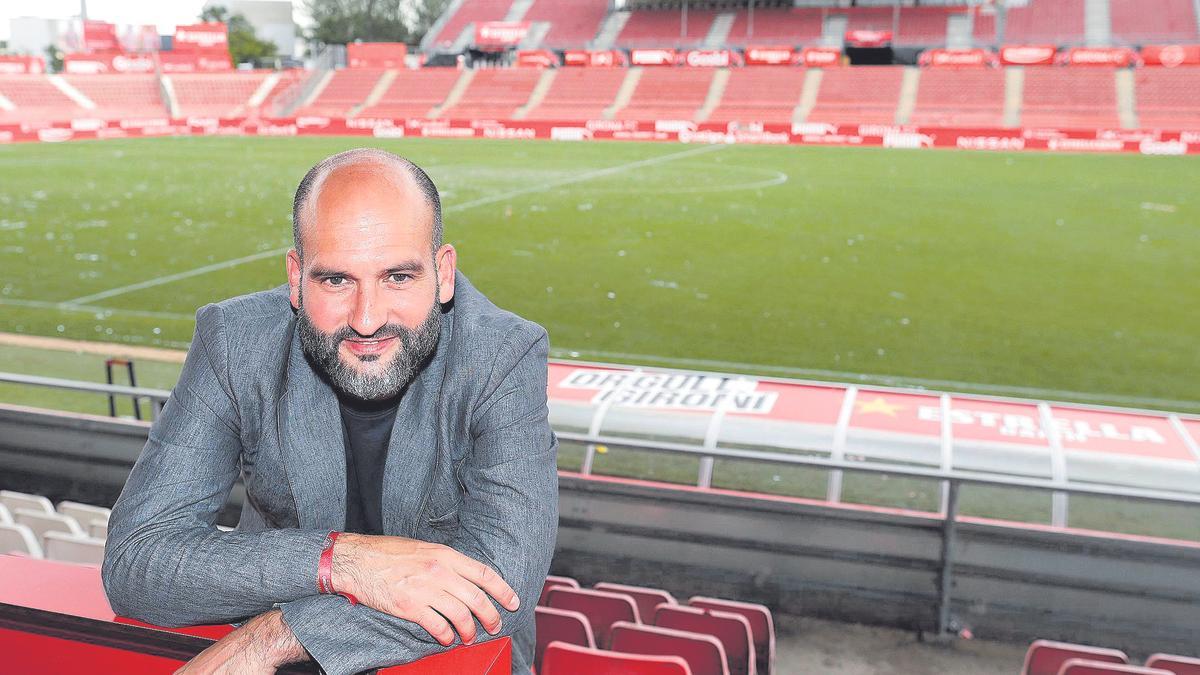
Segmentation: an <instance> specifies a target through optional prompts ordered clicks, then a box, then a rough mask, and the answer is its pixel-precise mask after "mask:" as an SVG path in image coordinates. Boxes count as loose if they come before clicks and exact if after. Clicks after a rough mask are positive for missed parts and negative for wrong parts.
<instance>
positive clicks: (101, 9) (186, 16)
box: [0, 0, 301, 40]
mask: <svg viewBox="0 0 1200 675" xmlns="http://www.w3.org/2000/svg"><path fill="white" fill-rule="evenodd" d="M295 4H297V3H295V2H293V5H295ZM203 7H204V0H87V13H88V18H89V19H98V20H101V21H108V22H110V23H116V24H138V25H141V24H150V23H152V24H155V25H157V26H158V32H159V34H170V33H174V32H175V26H177V25H179V24H188V23H195V21H196V17H197V16H199V15H200V10H201V9H203ZM78 15H79V0H37V2H35V3H29V2H25V1H24V0H0V40H5V39H8V35H9V25H8V22H9V20H10V19H12V18H14V17H18V16H38V17H43V18H47V19H67V18H70V17H73V16H78ZM296 18H297V20H300V18H301V17H299V16H297V17H296Z"/></svg>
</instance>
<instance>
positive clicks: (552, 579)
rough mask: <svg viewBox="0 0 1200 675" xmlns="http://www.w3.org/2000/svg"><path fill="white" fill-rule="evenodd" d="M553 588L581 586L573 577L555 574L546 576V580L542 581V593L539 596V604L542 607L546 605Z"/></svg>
mask: <svg viewBox="0 0 1200 675" xmlns="http://www.w3.org/2000/svg"><path fill="white" fill-rule="evenodd" d="M551 588H579V582H578V581H575V580H574V579H572V578H571V577H556V576H553V575H551V576H548V577H546V580H545V581H543V582H542V595H541V597H539V598H538V605H541V606H542V607H545V606H546V601H547V599H548V598H549V595H550V589H551Z"/></svg>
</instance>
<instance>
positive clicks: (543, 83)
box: [513, 68, 558, 120]
mask: <svg viewBox="0 0 1200 675" xmlns="http://www.w3.org/2000/svg"><path fill="white" fill-rule="evenodd" d="M557 76H558V68H546V69H545V70H543V71H542V76H541V77H539V78H538V82H537V84H536V85H534V87H533V91H532V92H530V93H529V100H528V101H526V102H525V105H523V106H521V107H520V108H517V110H516V112H514V113H513V119H518V120H523V119H525V116H526V115H528V114H529V111H530V110H533V109H534V108H536V107H538V106H539V105H541V104H542V101H543V100H544V99H545V98H546V94H547V93H549V91H550V87H552V86H553V85H554V78H555V77H557Z"/></svg>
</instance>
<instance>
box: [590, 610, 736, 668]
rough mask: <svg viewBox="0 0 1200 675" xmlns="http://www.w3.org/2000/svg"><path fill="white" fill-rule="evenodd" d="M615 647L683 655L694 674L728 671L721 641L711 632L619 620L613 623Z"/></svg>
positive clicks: (615, 649)
mask: <svg viewBox="0 0 1200 675" xmlns="http://www.w3.org/2000/svg"><path fill="white" fill-rule="evenodd" d="M612 649H613V651H617V652H626V653H629V654H649V655H663V656H681V657H683V659H684V660H685V661H687V664H688V667H689V668H691V670H692V675H728V674H729V664H728V661H727V660H726V658H725V648H724V647H723V646H722V645H721V641H720V640H718V639H717V638H715V637H713V636H711V635H704V634H701V633H689V632H688V631H682V630H675V629H673V628H662V627H659V626H644V625H638V624H635V623H629V622H628V621H618V622H617V623H615V624H613V627H612Z"/></svg>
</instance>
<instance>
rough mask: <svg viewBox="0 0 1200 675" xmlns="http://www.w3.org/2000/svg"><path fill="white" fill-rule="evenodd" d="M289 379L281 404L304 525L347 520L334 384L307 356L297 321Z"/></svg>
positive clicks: (287, 461)
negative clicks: (316, 368)
mask: <svg viewBox="0 0 1200 675" xmlns="http://www.w3.org/2000/svg"><path fill="white" fill-rule="evenodd" d="M289 351H290V353H289V355H288V366H287V379H286V382H285V386H284V394H283V398H282V399H281V400H280V402H279V406H278V407H277V408H276V411H277V412H276V415H278V416H279V417H278V419H277V423H278V424H279V428H280V429H281V433H280V434H279V438H280V440H281V442H282V444H283V457H284V467H285V470H286V471H287V477H288V482H289V483H290V484H291V488H292V497H293V498H294V499H295V501H296V515H297V517H298V519H299V522H300V527H302V528H305V529H331V530H340V529H342V528H343V527H345V525H346V445H345V439H344V438H343V436H342V415H341V410H340V409H339V408H338V404H337V396H336V395H334V393H333V389H332V388H330V386H329V385H328V384H326V383H325V381H324V380H322V379H321V378H320V377H319V376H318V375H317V374H316V372H314V371H313V369H312V366H310V365H309V364H308V361H307V359H305V357H304V351H303V350H302V349H301V347H300V338H299V336H298V335H297V333H296V330H295V321H294V320H293V322H292V342H291V345H290V346H289Z"/></svg>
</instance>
